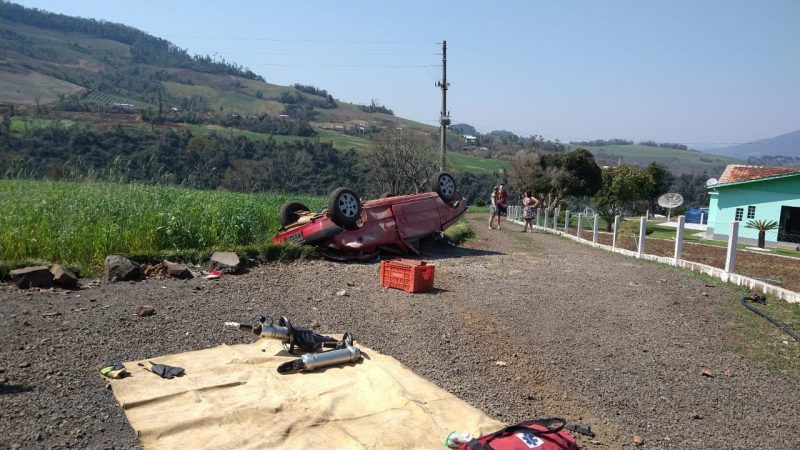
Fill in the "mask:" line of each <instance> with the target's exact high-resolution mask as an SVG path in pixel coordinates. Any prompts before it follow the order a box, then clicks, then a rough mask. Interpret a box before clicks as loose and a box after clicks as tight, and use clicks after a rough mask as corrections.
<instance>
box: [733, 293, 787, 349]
mask: <svg viewBox="0 0 800 450" xmlns="http://www.w3.org/2000/svg"><path fill="white" fill-rule="evenodd" d="M750 301H752V302H756V303H763V304H766V303H767V298H766V297H764V296H763V295H760V294H755V295H753V296H752V297H742V306H744V307H745V308H747V309H749V310H750V311H753V312H754V313H756V314H758V315H759V316H761V317H763V318H765V319H767V320H769V321H770V322H771V323H772V324H773V325H775V326H776V327H778V328H780V329H781V330H783V331H785V332H786V333H787V334H788V335H789V336H791V337H793V338H794V340H796V341H797V342H800V336H798V335H797V333H795V332H794V331H792V330H791V329H790V328H789V327H788V326H787V325H786V324H785V323H783V322H779V321H777V320H775V319H774V318H772V317H771V316H770V315H769V314H767V313H765V312H764V311H761V310H760V309H758V308H756V307H755V306H753V305H751V304H750V303H749V302H750Z"/></svg>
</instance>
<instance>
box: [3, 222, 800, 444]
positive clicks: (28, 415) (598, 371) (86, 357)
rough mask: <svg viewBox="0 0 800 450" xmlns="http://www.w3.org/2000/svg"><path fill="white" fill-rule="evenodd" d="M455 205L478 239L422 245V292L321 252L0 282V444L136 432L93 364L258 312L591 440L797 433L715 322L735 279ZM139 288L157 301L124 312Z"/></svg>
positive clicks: (690, 440)
mask: <svg viewBox="0 0 800 450" xmlns="http://www.w3.org/2000/svg"><path fill="white" fill-rule="evenodd" d="M469 220H470V222H471V223H472V224H473V226H474V227H475V228H476V231H477V238H476V239H475V240H473V241H470V242H469V243H468V244H466V245H465V246H463V247H460V248H457V247H449V246H446V245H439V246H431V247H426V248H425V250H424V251H425V253H424V255H423V257H424V258H425V259H427V260H428V261H431V262H433V263H434V264H435V265H436V275H435V276H436V282H435V289H434V290H433V291H432V292H428V293H424V294H409V293H405V292H403V291H398V290H393V289H386V288H382V287H380V286H379V284H378V272H379V266H378V264H377V263H369V264H342V263H334V262H329V261H320V260H315V261H300V262H293V263H272V264H267V265H263V266H258V267H253V268H251V269H249V271H248V273H245V274H243V275H238V276H224V277H222V278H220V279H219V280H201V279H194V280H189V281H179V280H173V279H165V280H156V279H150V280H146V281H142V282H137V283H114V284H106V283H93V282H89V281H84V283H83V286H82V288H81V289H80V290H76V291H60V290H54V291H38V290H29V291H20V290H17V289H16V288H15V287H12V286H8V285H5V286H2V287H0V341H2V342H3V350H2V352H0V448H16V447H20V448H37V449H38V448H60V447H72V448H133V447H137V446H138V443H137V440H136V437H135V435H134V433H133V431H132V430H131V428H130V427H129V425H128V423H127V421H126V419H125V416H124V414H123V411H122V410H121V408H120V407H119V406H118V405H117V404H116V402H115V400H114V398H113V396H112V394H111V392H110V391H108V390H107V389H106V388H105V386H104V381H103V380H102V379H101V378H100V377H99V376H98V375H97V372H96V370H97V367H98V366H99V365H100V364H101V363H103V362H106V361H112V360H133V359H142V358H152V357H154V356H158V355H163V354H168V353H176V352H183V351H189V350H197V349H202V348H207V347H212V346H216V345H218V344H222V343H227V344H231V343H239V342H249V341H251V339H252V337H251V336H248V335H244V334H240V333H238V332H236V331H235V330H230V329H228V328H225V327H223V325H222V324H223V322H224V321H228V320H234V321H247V320H250V319H254V318H255V317H257V316H258V315H260V314H263V313H266V314H267V315H270V316H273V317H276V316H279V315H284V314H285V315H287V316H289V317H290V318H291V319H293V322H294V323H296V324H305V325H308V324H310V323H311V322H312V321H318V322H319V323H320V324H321V328H320V330H319V331H321V332H328V333H334V332H343V331H347V330H349V331H351V332H353V333H354V334H355V336H356V340H357V341H361V342H363V343H364V344H365V345H367V346H369V347H371V348H373V349H375V350H377V351H380V352H382V353H385V354H389V355H392V356H394V357H395V358H397V359H398V360H400V361H401V362H402V363H404V364H406V365H407V366H408V367H409V368H411V369H412V370H414V371H415V372H416V373H418V374H420V375H422V376H424V377H426V378H428V379H430V380H431V381H433V382H434V383H436V384H437V385H439V386H441V387H443V388H444V389H446V390H448V391H450V392H452V393H454V394H456V395H457V396H459V397H461V398H463V399H464V400H466V401H467V402H469V403H471V404H473V405H475V406H476V407H478V408H479V409H481V410H482V411H484V412H485V413H487V414H488V415H490V416H492V417H495V418H498V419H501V420H504V421H507V422H515V421H521V420H524V419H529V418H534V417H542V416H561V417H566V418H569V419H572V420H581V421H584V422H588V423H590V424H591V425H592V428H593V429H594V430H595V432H596V433H597V437H596V438H595V439H594V440H590V439H588V438H583V437H581V438H579V440H580V442H581V443H582V445H584V446H585V447H586V448H589V449H607V448H633V447H634V444H633V438H634V436H637V435H638V436H641V437H642V438H643V439H644V445H643V447H641V448H680V449H688V448H697V449H716V448H719V449H731V448H742V449H744V448H748V449H749V448H772V449H790V448H800V409H798V400H797V399H798V398H800V383H798V382H797V381H792V379H790V378H785V377H782V376H779V375H775V374H773V373H772V372H768V371H767V370H766V369H764V368H763V367H762V365H761V364H760V363H757V362H754V361H753V360H751V359H748V358H747V357H745V356H743V355H742V354H740V353H735V352H733V351H730V350H727V349H729V348H731V347H732V344H736V343H737V342H739V341H740V340H741V339H742V338H741V337H739V336H737V335H735V334H733V333H732V331H731V328H730V326H729V325H730V323H731V322H732V321H735V320H737V319H738V318H740V315H746V314H750V313H749V312H747V311H746V310H744V308H739V309H736V308H731V307H730V305H731V304H732V303H731V302H737V301H738V298H739V297H740V296H741V295H742V291H739V290H736V289H734V288H733V287H730V286H728V285H720V284H717V283H713V282H711V281H710V280H709V279H707V278H703V277H698V276H694V275H691V274H689V273H687V272H684V271H679V270H676V269H673V268H668V267H665V266H661V265H657V264H652V263H647V262H642V261H638V260H635V259H632V258H627V257H624V256H622V255H616V254H612V253H609V252H605V251H602V250H598V249H593V248H590V247H587V246H581V245H577V244H575V243H574V242H571V241H569V240H567V239H563V238H559V237H555V236H552V235H546V234H538V233H533V234H530V233H529V234H523V233H520V232H519V230H520V227H516V226H513V225H507V224H506V225H505V229H504V230H503V231H497V230H492V231H489V230H487V229H486V224H485V220H486V219H485V217H484V215H479V216H470V217H469ZM340 290H346V291H347V295H345V296H337V295H336V292H337V291H340ZM141 304H149V305H152V306H153V307H154V308H155V309H156V315H155V316H151V317H145V318H138V317H136V316H132V315H131V313H132V310H133V308H134V306H135V305H141ZM775 339H776V345H782V344H781V343H780V341H781V340H783V339H785V337H782V336H781V337H776V338H775ZM789 345H795V344H794V343H791V344H789ZM498 361H503V362H505V363H506V364H505V365H502V364H497V362H498ZM354 369H355V368H354ZM704 369H707V370H709V371H711V372H712V373H713V375H714V376H713V377H707V376H703V375H701V372H702V371H703V370H704ZM726 371H727V372H726ZM725 373H727V375H724V374H725ZM728 375H730V376H728ZM253 432H254V433H257V432H258V430H253ZM442 439H444V436H442Z"/></svg>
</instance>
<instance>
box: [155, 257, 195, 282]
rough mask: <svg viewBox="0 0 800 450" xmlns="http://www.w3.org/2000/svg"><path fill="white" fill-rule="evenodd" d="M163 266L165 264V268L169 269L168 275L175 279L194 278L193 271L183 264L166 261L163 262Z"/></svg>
mask: <svg viewBox="0 0 800 450" xmlns="http://www.w3.org/2000/svg"><path fill="white" fill-rule="evenodd" d="M162 264H164V267H166V268H167V275H169V276H171V277H173V278H179V279H182V280H185V279H189V278H194V275H192V271H190V270H189V268H188V267H186V266H184V265H183V264H178V263H174V262H171V261H167V260H166V259H165V260H164V261H162Z"/></svg>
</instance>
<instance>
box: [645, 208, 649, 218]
mask: <svg viewBox="0 0 800 450" xmlns="http://www.w3.org/2000/svg"><path fill="white" fill-rule="evenodd" d="M644 218H645V219H647V220H650V210H649V209H648V210H647V212H645V213H644Z"/></svg>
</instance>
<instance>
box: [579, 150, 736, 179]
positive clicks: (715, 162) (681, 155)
mask: <svg viewBox="0 0 800 450" xmlns="http://www.w3.org/2000/svg"><path fill="white" fill-rule="evenodd" d="M584 148H586V149H588V150H589V151H591V152H592V154H593V155H594V157H595V159H596V160H597V163H598V164H600V165H615V164H617V163H618V162H622V163H625V164H634V165H638V166H640V167H645V166H647V165H648V164H650V163H652V162H656V163H659V164H661V165H663V166H664V167H666V168H667V169H668V170H669V171H670V172H672V173H675V174H684V173H703V172H705V173H707V174H709V176H716V175H719V174H720V173H722V171H723V170H724V169H725V166H726V165H728V164H741V163H742V161H741V160H738V159H734V158H729V157H723V156H718V155H710V154H707V153H701V152H696V151H692V150H678V149H673V148H663V147H650V146H646V145H635V144H634V145H604V146H599V147H588V146H587V147H584Z"/></svg>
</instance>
